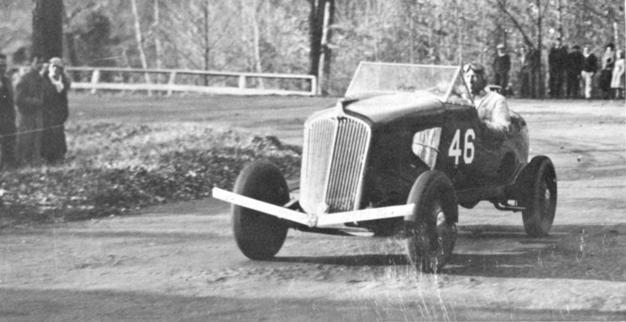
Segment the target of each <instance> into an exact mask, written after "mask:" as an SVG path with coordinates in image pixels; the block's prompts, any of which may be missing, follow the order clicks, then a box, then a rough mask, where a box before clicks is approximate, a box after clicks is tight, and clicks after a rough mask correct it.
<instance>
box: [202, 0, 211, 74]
mask: <svg viewBox="0 0 626 322" xmlns="http://www.w3.org/2000/svg"><path fill="white" fill-rule="evenodd" d="M209 1H210V0H205V1H204V3H203V5H202V12H203V16H204V18H203V19H204V21H203V22H204V23H203V25H204V26H203V27H204V28H203V33H204V37H203V44H202V46H203V47H204V48H203V53H202V57H203V58H204V70H209V66H210V63H211V61H210V54H211V48H210V47H209V27H210V26H209V14H210V12H209V4H210V3H209ZM204 86H209V76H208V75H205V76H204Z"/></svg>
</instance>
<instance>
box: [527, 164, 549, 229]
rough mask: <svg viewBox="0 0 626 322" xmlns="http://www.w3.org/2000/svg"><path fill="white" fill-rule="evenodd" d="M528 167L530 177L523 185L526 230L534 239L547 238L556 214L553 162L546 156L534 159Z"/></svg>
mask: <svg viewBox="0 0 626 322" xmlns="http://www.w3.org/2000/svg"><path fill="white" fill-rule="evenodd" d="M528 167H530V168H529V169H530V171H529V175H528V178H526V181H525V183H524V184H523V185H522V189H523V196H524V197H523V200H522V205H523V206H524V207H525V209H524V211H522V220H523V221H524V229H525V230H526V233H527V234H528V235H529V236H532V237H541V236H546V235H547V234H548V232H550V228H552V223H553V222H554V215H555V212H556V200H557V182H556V173H555V171H554V166H553V165H552V162H551V161H550V159H549V158H547V157H545V156H537V157H535V158H533V160H531V162H530V163H529V164H528Z"/></svg>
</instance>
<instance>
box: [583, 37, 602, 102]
mask: <svg viewBox="0 0 626 322" xmlns="http://www.w3.org/2000/svg"><path fill="white" fill-rule="evenodd" d="M583 57H584V58H585V60H584V63H583V71H582V72H581V73H580V74H581V76H582V80H583V91H584V93H585V98H586V99H591V97H592V90H593V75H594V74H595V73H596V71H597V70H598V59H597V58H596V55H594V54H593V53H592V52H591V49H590V48H589V46H585V47H584V48H583Z"/></svg>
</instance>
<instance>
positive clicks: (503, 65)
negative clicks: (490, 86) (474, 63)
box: [493, 54, 511, 74]
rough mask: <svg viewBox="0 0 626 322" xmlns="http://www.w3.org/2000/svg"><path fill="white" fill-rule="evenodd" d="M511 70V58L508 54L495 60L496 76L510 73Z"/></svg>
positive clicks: (494, 70)
mask: <svg viewBox="0 0 626 322" xmlns="http://www.w3.org/2000/svg"><path fill="white" fill-rule="evenodd" d="M510 69H511V57H510V56H509V55H508V54H505V55H503V56H500V55H497V56H496V58H495V59H494V60H493V72H494V73H496V74H504V73H508V72H509V70H510Z"/></svg>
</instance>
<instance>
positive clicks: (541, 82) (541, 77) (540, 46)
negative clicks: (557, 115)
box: [535, 0, 546, 98]
mask: <svg viewBox="0 0 626 322" xmlns="http://www.w3.org/2000/svg"><path fill="white" fill-rule="evenodd" d="M535 1H536V5H537V50H538V51H539V53H538V56H539V81H538V84H537V86H538V87H539V88H538V91H537V92H536V93H537V94H538V95H539V98H543V97H544V95H545V93H546V88H545V87H546V84H545V77H544V75H543V62H542V56H543V55H541V52H542V51H543V38H542V23H543V21H542V20H543V19H542V18H543V17H542V15H543V12H542V11H541V0H535Z"/></svg>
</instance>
